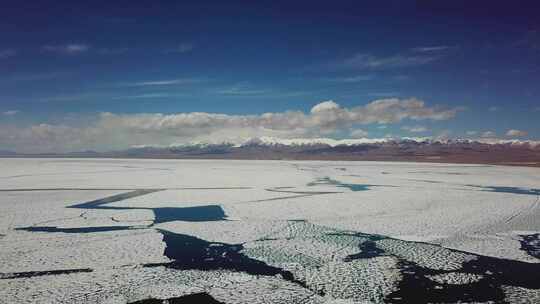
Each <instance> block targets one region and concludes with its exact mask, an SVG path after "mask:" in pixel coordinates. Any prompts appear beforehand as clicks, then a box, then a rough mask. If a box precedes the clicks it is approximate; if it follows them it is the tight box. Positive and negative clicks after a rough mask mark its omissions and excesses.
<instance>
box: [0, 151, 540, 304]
mask: <svg viewBox="0 0 540 304" xmlns="http://www.w3.org/2000/svg"><path fill="white" fill-rule="evenodd" d="M539 233H540V170H539V169H537V168H521V167H501V166H486V165H451V164H426V163H422V164H420V163H388V162H320V161H317V162H316V161H310V162H307V161H233V160H223V161H221V160H116V159H114V160H113V159H0V303H74V302H76V303H145V302H144V301H145V300H148V299H150V298H154V299H175V298H176V299H178V301H180V300H183V301H184V302H185V303H191V302H189V301H192V302H193V303H198V302H197V299H198V301H199V302H200V301H201V298H197V297H202V296H207V297H208V298H209V299H212V298H213V299H214V300H215V301H218V302H222V303H370V302H374V303H380V302H390V303H422V302H450V303H451V302H459V301H461V302H490V301H491V302H500V301H509V302H519V303H538V302H539V301H540V255H539V252H540V237H539ZM184 302H182V303H184Z"/></svg>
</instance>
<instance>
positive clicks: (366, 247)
mask: <svg viewBox="0 0 540 304" xmlns="http://www.w3.org/2000/svg"><path fill="white" fill-rule="evenodd" d="M328 235H332V236H337V237H340V236H347V237H350V236H353V237H357V238H358V239H359V242H360V243H359V245H358V248H359V249H360V252H359V253H355V254H351V255H348V256H346V257H345V258H344V261H345V262H351V261H353V260H358V259H370V258H375V257H380V256H384V255H387V254H386V253H385V252H384V250H382V249H380V248H378V247H377V243H376V241H379V240H382V239H384V238H385V237H383V236H379V235H374V234H365V233H346V232H342V233H329V234H328Z"/></svg>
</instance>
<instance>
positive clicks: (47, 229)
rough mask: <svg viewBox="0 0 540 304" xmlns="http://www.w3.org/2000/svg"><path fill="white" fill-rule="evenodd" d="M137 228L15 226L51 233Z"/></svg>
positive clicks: (31, 230)
mask: <svg viewBox="0 0 540 304" xmlns="http://www.w3.org/2000/svg"><path fill="white" fill-rule="evenodd" d="M129 229H136V228H132V227H129V226H100V227H74V228H58V227H55V226H32V227H21V228H15V230H22V231H29V232H49V233H58V232H61V233H94V232H109V231H121V230H129Z"/></svg>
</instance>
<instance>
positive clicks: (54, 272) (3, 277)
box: [0, 268, 93, 280]
mask: <svg viewBox="0 0 540 304" xmlns="http://www.w3.org/2000/svg"><path fill="white" fill-rule="evenodd" d="M92 271H93V270H92V269H90V268H80V269H58V270H45V271H26V272H9V273H0V280H6V279H19V278H32V277H41V276H49V275H60V274H70V273H81V272H92Z"/></svg>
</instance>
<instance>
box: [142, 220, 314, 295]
mask: <svg viewBox="0 0 540 304" xmlns="http://www.w3.org/2000/svg"><path fill="white" fill-rule="evenodd" d="M158 231H159V232H160V233H161V234H162V235H163V242H164V243H165V245H166V247H165V251H164V252H163V255H164V256H166V257H167V258H169V259H171V260H172V262H169V263H152V264H145V265H144V267H157V266H164V267H167V268H172V269H178V270H188V269H197V270H203V271H210V270H232V271H238V272H245V273H248V274H251V275H264V276H275V275H281V277H282V278H283V279H285V280H287V281H290V282H293V283H295V284H299V285H301V286H302V287H304V288H306V285H305V283H304V282H302V281H299V280H296V279H295V278H294V276H293V274H292V273H291V272H290V271H286V270H283V269H281V268H278V267H273V266H270V265H268V264H266V263H264V262H262V261H259V260H256V259H252V258H250V257H248V256H246V255H244V254H243V253H241V251H242V250H243V249H244V246H243V245H242V244H227V243H220V242H208V241H205V240H202V239H199V238H197V237H194V236H190V235H185V234H177V233H173V232H170V231H166V230H161V229H158Z"/></svg>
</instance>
